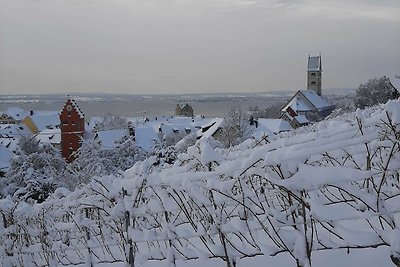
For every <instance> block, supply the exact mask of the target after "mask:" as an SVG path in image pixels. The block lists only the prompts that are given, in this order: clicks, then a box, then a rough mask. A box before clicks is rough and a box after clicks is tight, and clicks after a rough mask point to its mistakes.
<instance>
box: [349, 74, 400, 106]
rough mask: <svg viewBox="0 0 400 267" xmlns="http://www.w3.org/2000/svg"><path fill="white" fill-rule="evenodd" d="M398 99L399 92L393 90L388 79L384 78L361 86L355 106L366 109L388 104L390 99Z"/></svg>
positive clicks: (375, 79) (372, 80)
mask: <svg viewBox="0 0 400 267" xmlns="http://www.w3.org/2000/svg"><path fill="white" fill-rule="evenodd" d="M397 97H399V92H397V91H396V90H395V89H394V88H393V86H392V85H391V83H390V81H389V79H388V77H386V76H383V77H381V78H374V79H371V80H369V81H368V82H366V83H364V84H361V85H360V86H359V87H358V89H357V91H356V98H355V99H354V104H355V106H356V107H357V108H365V107H371V106H374V105H376V104H379V103H386V102H387V101H388V100H389V99H395V98H397Z"/></svg>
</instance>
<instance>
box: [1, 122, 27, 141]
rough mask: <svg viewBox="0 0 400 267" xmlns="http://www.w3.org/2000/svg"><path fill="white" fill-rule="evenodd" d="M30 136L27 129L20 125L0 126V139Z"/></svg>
mask: <svg viewBox="0 0 400 267" xmlns="http://www.w3.org/2000/svg"><path fill="white" fill-rule="evenodd" d="M31 134H32V132H31V131H30V130H29V129H28V127H26V126H25V125H22V124H0V138H12V137H15V138H20V137H21V136H29V135H31Z"/></svg>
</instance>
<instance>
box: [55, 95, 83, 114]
mask: <svg viewBox="0 0 400 267" xmlns="http://www.w3.org/2000/svg"><path fill="white" fill-rule="evenodd" d="M68 104H71V105H72V107H73V108H74V109H75V110H76V112H77V113H78V116H79V117H80V118H81V119H84V118H85V114H84V113H83V111H82V110H81V108H80V107H79V106H78V104H77V103H76V102H75V100H74V99H72V98H69V99H68V100H67V101H66V102H65V104H64V106H63V108H62V110H61V112H62V111H63V110H64V109H65V108H66V106H67V105H68Z"/></svg>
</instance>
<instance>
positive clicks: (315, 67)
mask: <svg viewBox="0 0 400 267" xmlns="http://www.w3.org/2000/svg"><path fill="white" fill-rule="evenodd" d="M307 71H322V62H321V56H315V57H310V56H309V57H308V66H307Z"/></svg>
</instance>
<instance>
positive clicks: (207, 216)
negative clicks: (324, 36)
mask: <svg viewBox="0 0 400 267" xmlns="http://www.w3.org/2000/svg"><path fill="white" fill-rule="evenodd" d="M154 163H155V160H154V159H153V158H149V159H147V160H145V161H143V162H139V163H137V164H136V165H135V166H134V167H133V168H131V169H129V170H128V171H126V172H124V173H122V174H121V175H120V176H118V177H114V176H113V177H98V178H96V179H95V180H93V181H92V182H91V183H89V184H88V185H85V186H83V187H82V188H80V189H78V190H76V191H74V192H69V191H68V190H66V189H58V190H57V191H56V193H55V194H53V195H52V196H51V197H50V198H49V199H48V200H47V201H46V202H44V203H42V204H35V205H33V206H32V205H29V204H27V203H23V202H20V203H16V202H14V201H13V200H11V199H10V198H7V199H3V200H1V203H0V207H1V210H0V211H1V221H2V223H1V226H0V227H1V228H0V229H1V230H0V231H1V232H0V233H1V234H0V257H1V259H0V262H2V264H3V266H56V265H67V266H68V265H78V264H84V265H85V266H86V265H87V266H94V265H95V264H96V263H107V262H110V263H117V262H122V263H126V264H127V266H135V265H138V264H140V263H143V262H146V261H149V260H159V261H163V263H164V264H165V265H171V266H174V265H175V262H176V261H177V260H191V259H208V258H217V259H221V260H222V261H224V262H226V265H227V266H228V267H233V266H235V265H236V263H237V262H238V261H240V260H241V259H242V258H246V257H254V256H257V255H269V256H276V255H278V254H281V253H286V254H288V255H290V256H291V257H292V258H293V266H311V265H312V261H311V260H312V254H313V253H314V252H317V251H320V250H331V249H338V248H347V249H348V250H349V251H350V252H351V250H352V249H364V248H374V247H379V246H387V247H389V249H390V251H391V260H392V262H393V263H394V264H397V266H400V227H399V224H400V182H399V179H400V178H399V169H400V103H399V102H396V101H391V102H388V103H387V104H386V105H382V106H379V107H375V108H372V109H367V110H364V111H357V112H356V113H352V114H346V115H343V116H341V117H337V118H333V119H330V120H326V121H323V122H321V123H318V124H315V125H313V126H309V127H305V128H301V129H299V130H297V131H295V132H290V133H286V134H283V135H280V136H269V137H264V138H262V139H260V140H248V141H246V142H244V143H242V144H241V145H239V146H238V147H235V148H232V149H230V150H220V149H215V148H213V147H212V144H210V143H209V142H206V141H203V142H198V143H197V144H196V145H195V146H193V147H190V148H189V149H188V151H187V153H186V154H181V155H179V157H178V160H177V161H176V162H175V164H174V165H173V166H169V165H164V166H163V168H160V167H159V166H156V165H155V164H154ZM393 266H394V265H393Z"/></svg>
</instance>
